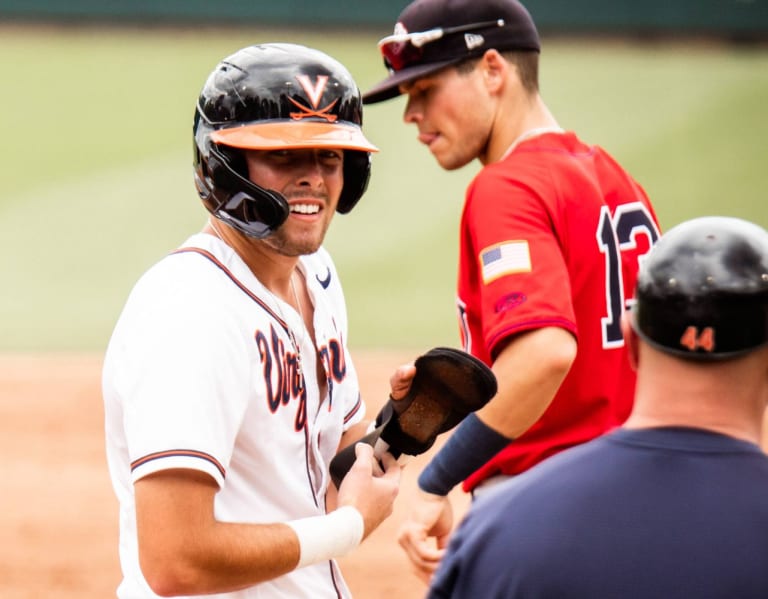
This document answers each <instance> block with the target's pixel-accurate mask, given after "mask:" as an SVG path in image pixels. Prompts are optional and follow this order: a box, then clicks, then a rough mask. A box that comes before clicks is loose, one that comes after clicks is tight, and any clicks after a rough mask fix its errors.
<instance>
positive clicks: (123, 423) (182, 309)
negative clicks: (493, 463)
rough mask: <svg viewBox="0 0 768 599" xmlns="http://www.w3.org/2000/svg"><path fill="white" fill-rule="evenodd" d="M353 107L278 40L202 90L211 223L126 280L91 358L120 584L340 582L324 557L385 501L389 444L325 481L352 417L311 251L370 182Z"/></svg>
mask: <svg viewBox="0 0 768 599" xmlns="http://www.w3.org/2000/svg"><path fill="white" fill-rule="evenodd" d="M361 106H362V104H361V100H360V93H359V90H358V89H357V86H356V85H355V83H354V81H353V80H352V78H351V76H350V75H349V73H348V72H347V70H346V69H345V68H344V67H343V66H342V65H341V64H339V63H338V62H337V61H335V60H333V59H331V58H330V57H328V56H326V55H325V54H323V53H320V52H318V51H315V50H312V49H309V48H305V47H303V46H297V45H293V44H264V45H259V46H253V47H249V48H245V49H243V50H240V51H239V52H236V53H235V54H233V55H232V56H230V57H228V58H227V59H225V60H223V61H222V62H221V63H220V64H219V65H218V66H217V67H216V68H215V69H214V71H213V72H212V73H211V75H210V77H209V78H208V80H207V82H206V84H205V86H204V88H203V90H202V93H201V95H200V99H199V102H198V105H197V110H196V114H195V122H194V140H195V145H194V166H195V181H196V185H197V189H198V192H199V195H200V197H201V199H202V201H203V204H204V205H205V207H206V208H207V209H208V211H209V212H210V213H211V218H210V219H209V222H208V224H207V225H206V226H205V228H204V229H203V231H202V232H201V233H198V234H196V235H193V236H192V237H190V238H189V239H188V240H187V241H186V242H185V243H184V244H183V246H182V247H180V248H179V249H178V250H177V251H175V252H173V253H172V254H170V255H169V256H167V257H165V258H164V259H163V260H161V261H160V262H159V263H157V264H156V265H155V266H153V267H152V268H151V269H150V270H149V271H148V272H147V273H145V274H144V276H143V277H142V278H141V279H140V281H139V282H138V283H137V284H136V286H135V287H134V289H133V291H132V292H131V294H130V297H129V298H128V301H127V303H126V305H125V308H124V310H123V312H122V314H121V316H120V319H119V321H118V323H117V325H116V327H115V330H114V333H113V335H112V338H111V341H110V344H109V348H108V350H107V353H106V357H105V363H104V371H103V392H104V401H105V410H106V439H107V456H108V461H109V467H110V472H111V476H112V481H113V485H114V488H115V492H116V494H117V496H118V499H119V501H120V561H121V566H122V570H123V576H124V578H123V580H122V583H121V584H120V586H119V588H118V592H117V594H118V596H119V597H121V598H124V599H125V598H131V599H136V598H143V597H157V596H159V595H174V596H182V595H183V596H191V595H201V594H208V595H215V596H216V597H227V598H230V599H233V598H246V597H248V598H255V597H258V598H267V597H269V598H288V597H291V598H295V597H313V598H324V597H327V598H334V599H338V598H340V597H348V596H349V590H348V588H347V586H346V584H345V582H344V580H343V578H342V576H341V573H340V571H339V568H338V566H337V564H336V562H335V561H334V558H336V557H339V556H341V555H344V554H345V553H346V552H348V551H349V550H351V549H353V548H354V547H355V546H356V545H357V544H358V543H359V542H360V541H361V540H362V539H363V538H365V537H366V536H367V535H368V534H369V533H370V532H371V531H372V530H373V529H375V528H376V527H377V526H378V525H379V524H380V523H381V522H382V520H384V518H386V517H387V516H388V515H389V514H390V513H391V510H392V505H393V501H394V498H395V496H396V494H397V490H398V485H399V472H400V468H399V467H398V466H397V465H396V464H395V462H394V458H392V456H391V455H389V454H384V455H381V456H378V458H379V459H380V460H381V464H382V465H383V469H384V470H383V471H382V470H381V469H380V467H379V461H378V460H374V459H373V457H372V453H373V452H372V449H371V448H370V447H369V446H367V445H360V446H358V448H357V460H356V461H355V462H354V464H353V466H352V469H351V470H350V471H349V473H348V474H347V476H346V477H345V478H344V479H343V482H342V483H341V484H340V488H339V489H338V494H336V490H335V487H334V486H333V485H331V484H329V480H330V478H329V473H328V466H329V463H330V461H331V458H332V457H333V456H334V455H335V454H336V452H337V450H338V449H339V448H340V446H344V445H345V444H346V443H347V442H348V441H353V440H355V439H357V438H360V437H361V436H362V435H363V433H364V431H365V429H366V427H367V423H365V422H363V420H362V419H363V417H364V414H365V406H364V404H363V403H362V401H361V397H360V389H359V384H358V380H357V375H356V373H355V368H354V365H353V363H352V360H351V357H350V355H349V351H348V348H347V316H346V309H345V302H344V296H343V293H342V288H341V285H340V283H339V278H338V275H337V272H336V269H335V267H334V264H333V261H332V260H331V257H330V256H329V254H328V253H327V252H326V251H325V250H324V249H323V248H322V246H321V243H322V241H323V239H324V235H325V232H326V230H327V228H328V226H329V224H330V222H331V220H332V218H333V216H334V213H335V212H337V211H338V212H341V213H346V212H349V211H350V210H351V209H352V208H353V207H354V205H355V204H356V203H357V201H358V200H359V199H360V197H361V195H362V194H363V192H364V191H365V188H366V184H367V182H368V177H369V172H370V153H371V152H373V151H375V149H376V148H375V147H374V146H373V145H372V144H371V143H370V142H369V141H368V140H367V139H366V138H365V137H364V136H363V133H362V130H361V127H360V125H361V121H362V108H361ZM412 375H413V373H412V372H409V369H407V368H406V369H403V378H402V380H407V378H408V376H412ZM392 380H393V381H394V386H393V393H396V391H397V390H396V388H395V387H397V386H398V384H399V383H398V381H399V380H400V379H399V378H398V376H397V375H395V376H394V378H393V379H392Z"/></svg>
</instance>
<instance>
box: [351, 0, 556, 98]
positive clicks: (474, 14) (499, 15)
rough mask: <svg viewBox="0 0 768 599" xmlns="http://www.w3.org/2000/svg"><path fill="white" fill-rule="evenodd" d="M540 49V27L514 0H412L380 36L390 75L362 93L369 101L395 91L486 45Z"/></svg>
mask: <svg viewBox="0 0 768 599" xmlns="http://www.w3.org/2000/svg"><path fill="white" fill-rule="evenodd" d="M490 48H495V49H496V50H502V51H503V50H522V51H531V52H539V51H540V50H541V44H540V42H539V33H538V31H537V30H536V25H535V24H534V22H533V19H532V18H531V15H530V14H529V13H528V11H527V10H526V9H525V7H524V6H523V5H522V4H520V2H518V1H517V0H415V1H414V2H411V3H410V4H409V5H408V6H406V7H405V9H403V11H402V12H401V13H400V16H399V17H398V19H397V23H396V24H395V31H394V34H393V35H390V36H387V37H385V38H383V39H382V40H380V41H379V50H380V51H381V54H382V56H383V57H384V66H385V67H387V69H388V70H389V77H387V78H386V79H384V80H383V81H381V82H379V83H378V84H377V85H375V86H373V88H371V89H370V90H369V91H367V92H366V93H364V94H363V102H364V103H366V104H374V103H376V102H381V101H383V100H389V99H390V98H394V97H395V96H398V95H400V89H399V86H400V85H402V84H404V83H409V82H411V81H414V80H416V79H419V78H421V77H425V76H427V75H430V74H432V73H435V72H437V71H439V70H440V69H442V68H445V67H447V66H449V65H452V64H457V63H459V62H461V61H463V60H465V59H467V58H474V57H479V56H482V55H483V54H484V53H485V51H486V50H488V49H490Z"/></svg>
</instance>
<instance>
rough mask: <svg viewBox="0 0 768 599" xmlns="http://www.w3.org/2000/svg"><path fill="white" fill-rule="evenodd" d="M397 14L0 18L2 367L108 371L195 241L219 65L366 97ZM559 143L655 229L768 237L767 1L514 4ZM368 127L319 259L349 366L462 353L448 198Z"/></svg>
mask: <svg viewBox="0 0 768 599" xmlns="http://www.w3.org/2000/svg"><path fill="white" fill-rule="evenodd" d="M406 3H407V2H406V1H405V0H400V1H393V0H377V1H375V2H373V1H371V2H355V3H350V2H347V1H345V0H315V1H313V2H310V1H297V0H293V1H292V0H281V1H280V2H272V1H269V2H268V1H253V0H251V1H244V0H218V1H217V2H203V1H202V0H164V1H163V2H155V1H151V0H144V1H137V0H133V1H129V0H93V1H87V0H66V1H55V0H47V1H45V0H17V1H13V0H0V66H1V67H2V70H1V71H0V72H1V73H2V75H1V76H0V133H1V134H2V135H1V139H2V143H1V144H0V244H2V252H0V286H1V287H0V288H1V289H2V292H1V293H0V351H5V352H19V351H21V352H32V351H84V352H102V351H103V350H104V348H105V347H106V344H107V341H108V338H109V335H110V333H111V330H112V327H113V325H114V322H115V320H116V318H117V316H118V314H119V312H120V309H121V308H122V305H123V303H124V301H125V299H126V297H127V294H128V293H129V291H130V289H131V287H132V286H133V284H134V283H135V281H136V279H137V278H138V277H139V276H140V275H141V274H142V272H144V270H146V269H147V268H148V267H149V266H151V265H152V264H153V263H154V262H155V261H157V260H158V259H160V258H161V257H162V256H163V255H165V254H166V253H167V252H169V251H171V250H172V249H174V248H175V247H176V246H178V245H179V244H181V243H182V242H183V241H184V240H185V239H186V237H187V236H188V235H190V234H191V233H193V232H196V231H198V230H199V229H200V228H201V226H202V225H203V223H204V221H205V219H206V213H205V211H204V209H203V208H202V205H201V204H200V202H199V200H198V199H197V196H196V193H195V190H194V186H193V183H192V171H191V161H192V154H191V151H192V139H191V131H192V116H193V112H194V106H195V102H196V100H197V95H198V93H199V90H200V88H201V87H202V85H203V82H204V81H205V79H206V77H207V75H208V73H209V72H210V71H211V70H212V69H213V67H214V66H215V65H216V63H217V62H218V61H219V60H220V59H221V58H223V57H225V56H227V55H229V54H231V53H232V52H234V51H236V50H237V49H239V48H241V47H244V46H246V45H250V44H253V43H259V42H268V41H291V42H296V43H303V44H306V45H310V46H314V47H317V48H319V49H321V50H323V51H325V52H327V53H328V54H331V55H332V56H334V57H335V58H337V59H339V60H340V61H341V62H343V63H344V64H345V65H346V66H347V67H348V68H349V70H350V71H351V72H352V74H353V75H354V76H355V78H356V79H357V82H358V84H359V85H360V87H361V88H362V89H363V90H365V89H367V88H368V87H370V86H371V85H373V84H374V83H376V82H377V81H379V80H380V79H381V78H383V77H384V75H385V71H384V68H383V66H382V64H381V61H380V58H379V55H378V52H377V49H376V42H377V40H378V39H379V38H381V37H383V36H385V35H387V34H389V33H391V31H392V27H393V25H394V21H395V19H396V17H397V15H398V14H399V12H400V10H401V9H402V8H403V7H404V6H405V4H406ZM525 4H526V6H527V7H528V8H529V10H530V12H531V13H532V15H533V17H534V19H535V20H536V21H537V23H538V26H539V29H540V33H541V36H542V43H543V51H542V61H541V88H542V95H543V97H544V100H545V102H546V103H547V104H548V105H549V107H550V108H551V109H552V111H553V112H554V114H555V116H556V118H557V119H558V120H559V122H560V124H561V125H562V126H563V127H565V128H566V129H570V130H574V131H576V132H577V133H578V134H579V135H580V136H581V137H582V138H583V139H584V140H585V141H587V142H590V143H594V144H598V145H601V146H603V147H604V148H606V149H607V150H608V151H609V152H611V153H612V154H613V155H614V156H615V157H616V158H617V159H618V160H619V161H620V162H621V163H622V164H623V165H624V166H625V167H626V168H627V169H628V170H629V171H630V172H631V173H632V174H633V175H634V176H635V178H636V179H637V180H638V181H639V182H640V183H641V184H642V185H643V186H644V187H645V189H646V190H647V191H648V193H649V195H650V196H651V199H652V201H653V202H654V203H655V206H656V208H657V211H658V215H659V217H660V220H661V223H662V226H663V228H665V229H666V228H669V227H670V226H672V225H674V224H676V223H678V222H680V221H682V220H685V219H687V218H691V217H694V216H699V215H703V214H723V215H731V216H739V217H742V218H747V219H750V220H753V221H755V222H757V223H758V224H760V225H762V226H764V227H765V226H768V206H767V204H766V200H768V2H766V0H697V1H694V0H646V1H645V2H642V3H640V2H636V1H633V0H612V1H609V0H582V1H580V2H573V1H572V0H529V1H528V2H525ZM403 107H404V103H403V100H402V98H401V99H398V100H396V101H391V102H387V103H383V104H376V105H373V106H370V107H368V108H366V112H365V123H364V129H365V131H366V135H367V136H368V137H369V139H371V140H372V141H373V142H374V143H376V144H377V145H378V146H379V147H380V149H381V152H380V153H379V154H377V155H376V156H375V158H374V165H373V175H372V178H371V182H370V185H369V188H368V192H367V193H366V195H365V197H364V198H363V200H362V201H361V203H360V204H359V205H358V207H356V208H355V210H354V211H353V212H352V213H351V214H349V215H346V216H339V217H337V218H336V220H335V221H334V224H333V226H332V227H331V230H330V233H329V236H328V238H327V244H326V245H327V246H328V247H329V249H330V250H331V251H332V252H333V253H334V256H335V259H336V262H337V266H338V268H339V271H340V273H341V276H342V280H343V282H344V284H345V288H346V292H347V301H348V308H349V315H350V329H351V338H350V344H351V345H352V347H353V348H355V347H357V348H416V349H424V348H426V347H431V346H434V345H452V346H455V345H457V344H458V328H457V325H456V316H455V308H454V295H455V292H454V287H455V271H456V256H457V246H458V240H457V237H458V235H457V233H458V221H459V216H460V210H461V204H462V199H463V195H464V188H465V186H466V184H467V183H468V182H469V181H470V179H471V178H472V176H473V175H474V174H475V173H476V172H477V170H478V168H479V165H478V164H477V163H474V164H471V165H468V166H466V167H464V168H463V169H461V170H459V171H456V172H451V173H446V172H444V171H442V170H441V169H440V168H439V167H438V166H437V165H436V163H435V162H434V160H433V159H432V157H431V155H429V153H428V152H427V150H426V149H424V148H423V147H422V146H421V145H419V144H418V143H417V142H416V140H415V136H416V132H415V129H414V128H413V127H406V126H405V125H404V124H403V123H402V121H401V114H402V110H403Z"/></svg>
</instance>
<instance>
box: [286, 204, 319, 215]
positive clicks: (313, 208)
mask: <svg viewBox="0 0 768 599" xmlns="http://www.w3.org/2000/svg"><path fill="white" fill-rule="evenodd" d="M319 211H320V206H318V205H317V204H294V205H293V206H291V212H298V213H299V214H317V213H318V212H319Z"/></svg>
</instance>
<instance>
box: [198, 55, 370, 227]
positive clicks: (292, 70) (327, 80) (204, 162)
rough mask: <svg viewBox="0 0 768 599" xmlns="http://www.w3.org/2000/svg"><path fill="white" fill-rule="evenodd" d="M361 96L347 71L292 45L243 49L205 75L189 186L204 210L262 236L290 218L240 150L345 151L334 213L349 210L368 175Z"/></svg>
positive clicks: (285, 206) (325, 57) (277, 195)
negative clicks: (252, 173)
mask: <svg viewBox="0 0 768 599" xmlns="http://www.w3.org/2000/svg"><path fill="white" fill-rule="evenodd" d="M362 114H363V113H362V100H361V96H360V90H359V89H358V87H357V85H356V83H355V81H354V80H353V79H352V76H351V75H350V73H349V72H348V71H347V69H346V68H345V67H344V66H343V65H342V64H341V63H339V62H338V61H336V60H335V59H333V58H331V57H330V56H328V55H326V54H324V53H323V52H320V51H319V50H314V49H311V48H307V47H305V46H300V45H296V44H286V43H270V44H261V45H256V46H249V47H247V48H243V49H241V50H239V51H237V52H235V53H234V54H232V55H231V56H229V57H227V58H225V59H224V60H222V61H221V62H220V63H219V64H218V65H217V66H216V68H215V69H214V70H213V72H212V73H211V74H210V75H209V77H208V80H207V81H206V83H205V85H204V86H203V89H202V91H201V93H200V97H199V99H198V102H197V108H196V110H195V120H194V127H193V136H194V148H193V151H194V160H193V163H194V174H195V186H196V187H197V191H198V194H199V195H200V198H201V199H202V201H203V204H204V205H205V207H206V208H207V210H208V211H209V212H210V213H211V214H213V215H214V216H215V217H216V218H219V219H221V220H222V221H224V222H226V223H228V224H229V225H231V226H232V227H234V228H236V229H237V230H239V231H241V232H242V233H244V234H245V235H248V236H250V237H256V238H262V237H265V236H267V235H269V234H270V233H271V232H272V231H274V230H275V229H276V228H277V227H279V226H280V225H281V224H282V223H283V222H284V221H285V219H286V218H287V217H288V204H287V202H286V200H285V198H283V196H282V195H281V194H280V193H278V192H277V191H275V190H271V189H265V188H263V187H260V186H259V185H256V184H255V183H253V182H252V181H250V180H249V179H248V173H247V169H246V163H245V158H244V154H243V152H244V151H246V150H275V149H284V150H290V149H309V148H334V149H341V150H344V187H343V189H342V192H341V197H340V198H339V203H338V205H337V211H338V212H340V213H342V214H345V213H347V212H349V211H350V210H352V208H353V207H354V206H355V204H356V203H357V201H358V200H359V199H360V197H361V196H362V195H363V193H364V192H365V189H366V187H367V185H368V179H369V177H370V169H371V160H370V153H371V152H376V151H377V148H376V147H375V146H374V145H373V144H372V143H371V142H369V141H368V140H367V139H366V138H365V136H364V135H363V132H362V129H361V126H362V122H363V117H362Z"/></svg>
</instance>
